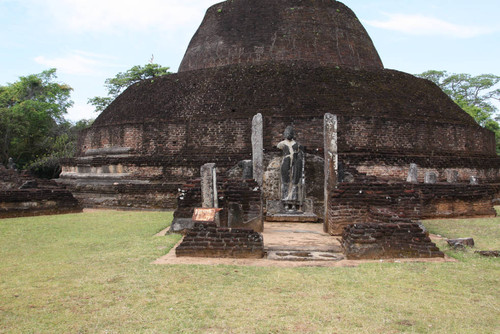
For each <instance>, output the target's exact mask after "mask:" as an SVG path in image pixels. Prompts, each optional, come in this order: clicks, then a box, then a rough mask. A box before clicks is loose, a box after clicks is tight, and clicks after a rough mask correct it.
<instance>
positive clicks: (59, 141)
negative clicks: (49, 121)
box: [26, 119, 93, 179]
mask: <svg viewBox="0 0 500 334" xmlns="http://www.w3.org/2000/svg"><path fill="white" fill-rule="evenodd" d="M92 122H93V120H85V119H83V120H80V121H78V122H76V123H75V124H72V123H70V122H67V121H65V122H62V123H61V124H59V126H58V133H59V134H58V135H57V136H56V137H55V138H53V139H52V141H51V142H50V149H49V151H48V152H47V153H46V154H45V155H42V156H40V157H37V158H36V159H35V160H34V161H32V162H31V163H29V164H28V165H27V166H26V169H27V170H28V171H29V172H30V173H31V174H32V175H36V176H37V177H40V178H47V179H53V178H57V177H59V174H61V166H60V160H61V159H64V158H70V157H73V156H74V154H75V152H76V145H77V141H78V135H79V133H80V131H82V130H83V129H86V128H88V127H90V126H91V125H92Z"/></svg>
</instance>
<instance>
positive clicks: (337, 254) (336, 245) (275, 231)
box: [262, 221, 344, 261]
mask: <svg viewBox="0 0 500 334" xmlns="http://www.w3.org/2000/svg"><path fill="white" fill-rule="evenodd" d="M262 236H263V238H264V252H265V253H266V254H267V259H269V260H281V261H339V260H342V259H344V256H343V254H342V247H341V245H340V241H339V239H338V238H336V237H332V236H330V235H329V234H326V233H324V232H323V225H322V224H313V223H303V224H300V225H298V224H296V222H285V223H276V222H269V221H266V222H265V223H264V232H263V233H262Z"/></svg>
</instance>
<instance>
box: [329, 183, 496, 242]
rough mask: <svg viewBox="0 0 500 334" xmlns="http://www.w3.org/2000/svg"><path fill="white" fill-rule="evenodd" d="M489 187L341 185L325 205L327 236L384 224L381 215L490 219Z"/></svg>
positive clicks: (491, 194) (491, 193)
mask: <svg viewBox="0 0 500 334" xmlns="http://www.w3.org/2000/svg"><path fill="white" fill-rule="evenodd" d="M496 192H497V189H496V187H495V186H493V185H475V186H472V185H468V184H410V183H390V184H389V183H385V182H371V183H364V182H357V183H342V184H340V185H339V187H338V189H336V190H335V191H334V192H333V194H332V195H331V198H330V202H329V203H328V210H329V212H330V213H329V216H330V220H329V222H328V226H327V229H328V232H329V233H330V234H333V235H341V234H342V232H343V230H344V228H345V227H346V226H349V225H352V224H355V223H364V222H374V221H380V222H387V218H386V217H382V216H381V214H380V209H382V208H383V209H384V210H385V215H386V216H389V217H395V218H399V219H401V218H405V219H414V220H418V219H429V218H443V217H444V218H452V217H476V216H494V215H495V210H494V209H493V207H492V204H491V201H492V199H493V198H494V196H495V194H496Z"/></svg>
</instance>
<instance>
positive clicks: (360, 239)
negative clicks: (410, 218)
mask: <svg viewBox="0 0 500 334" xmlns="http://www.w3.org/2000/svg"><path fill="white" fill-rule="evenodd" d="M342 246H343V248H344V253H345V255H346V257H347V258H348V259H353V260H358V259H384V258H385V259H387V258H432V257H444V254H443V253H442V252H441V251H440V250H439V248H437V247H436V245H435V244H434V243H433V242H432V241H431V239H430V238H429V236H428V235H427V234H426V233H425V232H424V231H423V230H422V229H421V227H420V226H419V225H418V224H416V223H406V222H402V223H393V224H369V223H364V224H354V225H350V226H348V227H346V229H345V230H344V233H343V234H342Z"/></svg>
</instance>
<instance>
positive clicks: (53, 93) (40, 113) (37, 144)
mask: <svg viewBox="0 0 500 334" xmlns="http://www.w3.org/2000/svg"><path fill="white" fill-rule="evenodd" d="M56 78H57V76H56V69H50V70H47V71H43V72H42V73H40V74H32V75H28V76H25V77H20V78H19V80H18V81H16V82H14V83H12V84H7V85H6V86H0V134H1V138H0V161H1V162H2V163H6V162H7V160H8V158H9V157H12V158H13V159H14V161H15V162H16V163H17V165H18V166H20V167H23V166H25V165H26V164H27V163H29V162H30V161H33V160H34V159H36V158H37V157H39V156H42V155H45V154H47V153H48V152H49V151H50V150H51V147H52V146H53V143H54V141H55V140H56V138H57V136H58V134H59V133H58V129H59V127H60V125H61V124H62V123H64V122H65V121H66V120H65V119H64V115H65V114H66V113H67V110H68V108H69V107H71V106H72V105H73V101H71V99H70V94H71V91H72V88H71V87H70V86H68V85H66V84H61V83H57V82H55V79H56Z"/></svg>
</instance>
